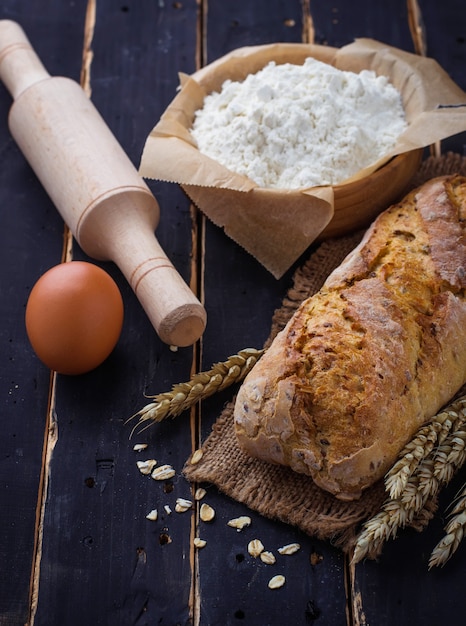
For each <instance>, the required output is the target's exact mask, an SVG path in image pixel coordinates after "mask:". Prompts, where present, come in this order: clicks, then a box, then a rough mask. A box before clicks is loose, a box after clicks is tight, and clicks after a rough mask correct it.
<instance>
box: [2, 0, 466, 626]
mask: <svg viewBox="0 0 466 626" xmlns="http://www.w3.org/2000/svg"><path fill="white" fill-rule="evenodd" d="M94 9H95V18H94V14H93V12H94ZM86 11H88V13H87V15H88V19H87V21H86ZM0 18H2V19H3V18H8V19H13V20H16V21H17V22H19V23H20V24H21V25H22V26H23V28H24V29H25V31H26V33H27V34H28V36H29V38H30V40H31V42H32V43H33V45H34V47H35V49H36V50H37V52H38V54H39V56H40V57H41V58H42V60H43V62H44V65H45V66H46V67H47V69H48V70H49V72H50V73H51V74H54V75H64V76H69V77H71V78H74V79H75V80H77V81H78V82H79V81H80V76H81V68H82V66H83V65H86V63H88V62H89V61H90V62H91V63H90V75H89V79H90V83H89V84H90V87H91V96H92V99H93V101H94V103H95V105H96V106H97V108H98V109H99V110H100V112H101V113H102V115H103V117H104V118H105V120H106V121H107V123H108V125H109V126H110V128H111V129H112V131H113V132H114V134H115V135H116V137H117V138H118V140H119V141H120V143H121V144H122V146H123V147H124V149H125V151H126V152H127V154H128V155H129V157H130V158H131V160H132V161H133V163H134V164H135V165H136V166H138V164H139V160H140V157H141V153H142V148H143V145H144V142H145V139H146V136H147V135H148V133H149V131H150V130H151V128H152V127H153V126H154V124H155V123H156V122H157V120H158V118H159V116H160V115H161V113H162V112H163V111H164V109H165V108H166V107H167V105H168V104H169V102H170V101H171V100H172V98H173V97H174V95H175V93H176V88H177V85H178V72H180V71H181V72H184V73H188V74H189V73H192V72H193V71H195V70H196V68H198V67H199V66H200V65H202V64H205V63H208V62H210V61H212V60H214V59H215V58H217V57H219V56H221V55H223V54H225V53H226V52H228V51H230V50H232V49H234V48H237V47H240V46H244V45H254V44H263V43H270V42H276V41H288V42H301V41H315V42H316V43H323V44H328V45H332V46H341V45H344V44H346V43H349V42H351V41H352V40H353V39H354V38H356V37H372V38H374V39H378V40H380V41H383V42H386V43H388V44H391V45H394V46H397V47H400V48H402V49H405V50H407V51H410V52H417V53H420V54H426V53H427V55H428V56H431V57H434V58H435V59H437V60H438V62H439V63H440V64H441V65H442V66H443V67H444V69H445V70H446V71H447V72H449V73H450V75H451V76H452V78H453V79H454V80H455V81H456V82H457V83H458V84H459V85H460V86H461V87H462V88H463V89H466V11H465V10H464V4H463V2H462V1H460V0H445V1H444V2H437V0H419V2H416V1H415V0H413V1H412V2H411V1H409V0H390V1H389V2H383V3H382V2H374V1H372V0H353V1H352V2H348V1H347V0H335V1H334V2H324V0H316V1H315V2H309V0H288V1H284V0H256V1H250V0H210V2H208V1H207V0H181V1H180V2H175V1H174V0H170V1H164V0H160V1H158V2H156V1H149V0H139V1H137V2H124V1H122V2H116V1H115V0H113V1H112V0H94V1H92V0H89V2H88V6H86V2H84V0H81V1H78V2H71V1H67V2H63V0H37V1H34V2H31V1H30V0H3V1H2V3H1V6H0ZM89 43H90V47H91V49H92V53H93V56H92V57H90V56H89V53H87V56H86V54H85V53H84V55H83V50H84V51H85V50H86V47H87V45H88V44H89ZM83 56H84V57H85V58H84V61H83ZM10 106H11V98H10V96H9V94H8V93H7V91H6V90H5V89H4V88H3V87H2V88H1V90H0V159H1V163H0V207H1V208H0V214H1V222H0V224H1V227H0V268H1V278H0V293H1V297H0V389H1V395H0V397H1V413H0V419H1V436H0V489H1V491H0V494H1V508H0V624H1V625H8V626H15V625H19V624H35V625H36V626H55V625H57V626H58V625H60V626H75V625H76V626H100V625H106V624H108V625H112V626H117V625H121V626H128V625H130V624H138V625H143V624H147V625H156V624H167V625H169V626H175V625H178V624H201V625H203V626H207V625H209V626H213V625H217V624H218V625H225V624H243V623H244V624H251V625H253V624H254V625H257V626H265V625H272V626H279V625H282V624H290V625H293V626H294V625H296V626H298V625H304V624H318V625H320V626H324V625H330V626H339V625H343V624H348V625H353V626H355V625H363V624H370V625H371V626H392V625H394V624H397V625H410V626H412V625H415V624H423V625H431V626H437V625H439V624H449V625H456V624H458V625H459V624H463V623H464V621H465V618H464V615H465V613H466V599H465V594H464V580H465V578H466V546H461V547H460V549H459V550H458V552H457V553H456V554H455V556H454V557H453V559H452V560H451V561H450V562H449V563H448V564H447V565H446V566H445V567H444V568H442V569H434V570H431V571H429V570H428V557H429V554H430V552H431V550H432V548H433V547H434V545H435V544H436V543H437V541H438V540H439V539H440V537H441V536H442V528H443V524H444V515H445V506H446V505H447V504H448V502H449V501H450V500H451V498H452V497H453V495H454V493H455V489H457V488H458V487H459V485H460V484H461V482H462V481H463V480H464V473H463V476H458V478H457V480H456V481H454V482H453V484H452V485H450V486H449V488H448V490H446V491H445V493H444V494H442V503H443V505H442V506H441V507H440V509H439V512H438V513H437V515H436V516H435V518H434V519H433V520H432V522H431V524H430V526H429V528H428V529H427V530H426V531H425V532H423V533H421V534H419V533H415V532H414V531H406V532H403V533H400V536H399V538H398V539H397V540H396V541H394V542H393V541H392V542H390V543H389V544H387V545H386V547H385V549H384V552H383V554H382V556H381V558H380V559H379V561H378V562H364V563H362V564H360V565H358V566H356V567H355V568H354V567H351V566H349V564H348V562H347V560H346V559H345V557H344V556H343V554H342V553H341V552H340V551H339V550H337V549H336V548H334V547H332V545H330V544H329V543H325V542H321V541H318V540H316V539H314V538H312V537H308V536H305V535H304V534H303V533H301V532H300V531H298V530H296V529H294V528H292V527H289V526H286V525H285V524H282V523H276V522H273V521H271V520H269V519H265V518H262V517H260V516H259V515H257V514H255V513H254V512H250V511H247V509H246V507H245V506H243V505H241V504H239V503H237V502H234V501H231V500H230V499H228V498H227V497H225V496H224V495H222V494H220V493H218V491H217V490H216V488H214V487H210V488H208V496H207V497H208V502H209V503H210V504H211V505H212V506H213V507H214V508H215V510H216V512H217V516H216V519H215V521H214V522H213V523H212V524H211V525H210V526H209V532H208V534H207V536H206V538H207V539H208V544H207V546H206V547H205V548H204V549H203V550H201V551H199V553H198V558H195V556H194V549H193V547H192V539H193V537H194V534H195V532H196V525H197V524H198V522H197V517H196V514H195V513H194V512H192V513H189V512H188V513H184V514H175V513H172V514H171V515H168V514H167V513H166V512H165V510H164V506H165V505H168V506H170V507H171V509H172V510H173V509H174V503H175V501H176V498H178V497H188V498H189V497H190V495H191V487H190V485H189V484H188V483H187V481H186V480H185V479H184V478H183V476H182V475H181V470H182V467H183V465H184V463H185V461H186V459H187V458H188V456H189V454H190V453H191V451H192V449H193V446H195V445H196V440H197V439H198V438H199V437H200V438H201V439H204V438H205V437H206V436H207V435H208V433H209V432H210V429H211V426H212V424H213V423H214V421H215V419H216V417H217V416H218V414H219V412H220V410H221V408H222V406H223V405H224V403H225V402H226V401H227V400H228V399H229V398H230V397H231V392H223V393H221V394H219V395H218V396H214V397H212V398H210V399H208V400H206V401H205V402H203V403H202V406H201V407H200V408H196V409H195V410H193V411H192V413H191V414H190V413H189V412H188V413H184V414H183V415H181V416H180V417H178V418H176V419H174V420H169V421H166V422H163V423H161V424H159V425H157V426H154V427H152V428H151V429H149V430H148V431H146V432H145V433H144V435H141V437H138V438H133V439H131V440H130V439H129V435H130V429H131V425H128V424H126V420H127V418H128V417H129V416H130V415H132V414H133V413H134V412H135V411H137V410H138V409H140V408H141V407H142V406H143V405H144V404H145V398H144V394H150V393H159V392H163V391H167V390H169V389H170V388H171V386H172V385H173V384H174V383H176V382H180V381H183V380H187V379H188V378H189V375H190V373H191V370H192V368H195V369H198V370H199V369H208V368H209V367H210V366H211V365H212V364H213V363H215V362H216V361H219V360H223V359H225V358H226V357H227V356H229V355H230V354H234V353H236V352H237V351H238V350H240V349H242V348H245V347H249V346H253V347H261V346H262V344H263V342H264V340H265V339H266V337H267V336H268V333H269V330H270V322H271V317H272V314H273V311H274V310H275V309H276V308H277V307H278V306H279V305H280V303H281V299H282V297H283V296H284V294H285V292H286V290H287V289H288V287H289V286H290V284H291V277H292V272H293V269H295V268H292V269H291V270H290V271H289V272H288V273H287V274H286V275H285V276H284V277H283V278H282V279H280V280H278V281H277V280H275V279H274V278H273V277H272V276H271V275H270V274H269V273H268V272H267V271H266V270H264V269H263V268H262V267H261V266H260V265H259V264H258V263H257V262H256V261H255V260H254V259H253V258H252V257H250V256H249V255H248V254H247V253H245V252H244V251H243V250H242V249H241V248H240V247H239V246H237V245H236V244H234V243H233V242H232V241H231V240H229V239H228V238H227V237H226V236H225V235H224V234H223V232H222V231H221V230H219V229H218V228H216V227H215V226H213V225H212V224H211V223H210V222H208V221H206V220H205V218H203V216H202V215H200V214H198V213H197V212H196V211H195V210H194V209H193V208H192V207H191V205H190V202H189V201H188V199H187V197H186V196H185V195H184V193H183V192H182V191H181V190H180V189H179V188H178V187H177V186H176V185H171V184H164V183H157V182H150V183H149V184H150V187H151V189H152V190H153V192H154V194H155V195H156V197H157V199H158V201H159V203H160V206H161V212H162V217H161V222H160V225H159V227H158V230H157V235H158V238H159V240H160V242H161V244H162V245H163V247H164V248H165V250H166V251H167V254H168V255H169V256H170V258H171V259H172V261H173V262H174V264H175V266H176V267H177V268H178V270H179V271H180V273H181V274H182V275H183V277H184V278H185V279H186V280H187V281H191V279H192V276H196V272H195V270H196V271H197V279H196V280H195V281H193V282H194V283H195V287H196V285H197V287H196V288H197V289H198V293H199V295H200V297H202V298H203V300H204V302H205V306H206V309H207V313H208V325H207V329H206V331H205V334H204V336H203V338H202V340H201V341H200V342H199V345H197V346H196V347H195V348H194V349H193V348H183V349H180V350H178V351H177V352H174V351H172V350H170V348H169V347H168V346H166V345H165V344H163V343H162V342H161V341H160V339H159V338H158V337H157V335H156V334H155V332H154V331H153V329H152V327H151V325H150V323H149V322H148V320H147V318H146V316H145V314H144V312H143V310H142V308H141V307H140V305H139V303H138V301H137V300H136V298H135V296H134V294H133V293H132V291H131V289H130V288H129V286H128V285H127V284H126V282H125V280H124V279H123V277H122V275H121V274H120V272H119V270H118V269H117V268H116V266H114V265H113V264H111V263H103V264H102V266H103V267H104V268H105V269H106V270H107V271H108V272H109V273H110V274H111V275H112V276H113V277H114V278H115V280H116V281H117V283H118V285H119V287H120V289H121V291H122V295H123V298H124V303H125V321H124V328H123V332H122V336H121V339H120V341H119V343H118V345H117V348H116V349H115V351H114V352H113V354H112V355H111V356H110V358H109V359H108V360H107V361H106V362H105V363H104V364H103V365H102V366H100V367H99V368H98V369H96V370H95V371H93V372H92V373H89V374H86V375H82V376H77V377H66V376H56V375H54V374H53V373H51V372H49V371H48V370H47V369H46V368H45V366H43V365H42V364H41V363H40V362H39V361H38V359H37V358H36V357H35V355H34V354H33V352H32V350H31V347H30V345H29V343H28V340H27V337H26V333H25V326H24V311H25V305H26V301H27V297H28V294H29V291H30V289H31V288H32V286H33V284H34V283H35V281H36V280H37V279H38V278H39V276H40V275H41V274H43V273H44V272H45V271H46V270H47V269H48V268H49V267H51V266H53V265H55V264H57V263H59V262H60V261H61V260H63V259H64V258H69V255H70V254H71V255H72V258H74V259H86V256H85V255H84V253H83V252H82V251H81V250H80V248H79V246H78V245H77V244H76V243H75V242H71V245H70V238H69V236H68V235H67V233H66V230H65V229H64V225H63V222H62V220H61V218H60V216H59V215H58V213H57V211H56V210H55V208H54V206H53V205H52V203H51V201H50V200H49V198H48V197H47V195H46V193H45V192H44V190H43V189H42V187H41V185H40V183H39V182H38V181H37V179H36V177H35V175H34V174H33V172H32V171H31V169H30V168H29V166H28V165H27V163H26V162H25V160H24V158H23V156H22V155H21V153H20V152H19V150H18V148H17V146H16V145H15V143H14V141H13V140H12V138H11V136H10V134H9V131H8V126H7V116H8V110H9V107H10ZM464 145H465V136H464V135H458V136H456V137H453V138H451V139H449V140H448V141H445V142H444V143H443V144H442V145H441V146H436V149H437V150H439V149H440V150H442V151H445V150H453V151H456V152H459V153H461V154H463V153H464ZM193 234H194V238H193ZM193 240H194V241H195V242H196V246H195V248H193V245H192V243H193ZM67 255H68V256H67ZM140 441H144V442H146V443H148V444H149V448H148V450H147V454H146V456H149V457H151V456H154V457H155V458H156V459H157V460H158V461H159V463H161V462H163V463H170V464H171V465H173V467H174V468H175V469H176V470H177V474H176V477H175V478H174V479H173V480H172V481H170V482H169V483H162V484H160V483H156V482H155V481H150V480H145V479H144V477H143V476H142V475H141V473H140V472H139V471H138V469H137V467H136V460H137V459H138V458H142V457H143V456H144V455H142V456H141V455H138V454H137V453H135V451H134V450H133V445H134V444H135V443H138V442H140ZM155 507H157V508H158V509H159V519H158V520H157V522H153V521H149V520H147V519H146V515H147V513H148V512H149V511H150V510H151V509H152V508H155ZM243 514H250V515H251V516H252V518H253V524H254V532H253V533H252V532H251V533H249V534H242V533H236V532H232V529H230V528H228V527H227V525H226V521H227V520H228V519H230V518H233V517H237V516H239V515H243ZM253 536H254V537H259V538H260V539H262V541H263V542H264V543H266V544H267V546H269V547H272V548H273V549H276V548H277V547H279V546H280V545H283V544H286V543H290V542H299V543H300V544H301V550H300V551H299V552H298V553H297V554H295V555H293V557H292V558H291V557H289V558H288V559H283V560H282V561H281V562H280V565H279V568H278V566H276V567H277V569H275V570H271V568H270V566H266V565H264V564H263V563H261V562H260V561H259V560H254V559H252V558H251V557H250V556H249V555H248V553H247V550H246V541H247V540H249V539H250V538H253ZM311 554H313V555H316V554H317V555H318V558H314V559H311V558H310V557H311ZM272 571H273V574H275V573H282V574H284V575H285V576H286V580H287V582H286V584H285V586H284V587H283V588H281V589H278V590H275V591H271V590H269V589H268V588H267V581H268V579H269V578H270V577H271V576H272V573H271V572H272ZM463 576H464V577H465V578H463Z"/></svg>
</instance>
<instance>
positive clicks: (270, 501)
mask: <svg viewBox="0 0 466 626" xmlns="http://www.w3.org/2000/svg"><path fill="white" fill-rule="evenodd" d="M454 173H460V174H463V175H466V158H463V157H461V156H460V155H458V154H454V153H448V154H446V155H444V156H442V157H429V158H428V159H426V160H425V161H424V162H423V163H422V164H421V167H420V169H419V171H418V173H417V174H416V176H415V177H414V179H413V180H412V182H411V185H410V189H413V188H415V187H417V186H419V185H421V184H423V183H424V182H425V181H427V180H429V179H430V178H434V177H436V176H441V175H443V174H454ZM361 237H362V232H359V233H355V234H353V235H349V236H347V237H342V238H340V239H335V240H329V241H325V242H324V243H322V244H321V245H320V246H319V248H318V249H317V250H316V251H315V252H314V253H313V254H312V255H311V256H310V258H309V259H308V261H307V262H306V263H304V265H303V266H302V267H300V268H299V269H298V270H297V271H296V272H295V274H294V277H293V285H292V287H291V288H290V289H289V291H288V293H287V295H286V296H285V298H284V300H283V302H282V306H281V308H280V309H278V310H277V311H276V312H275V313H274V315H273V318H272V326H271V332H270V335H269V338H268V339H267V341H266V342H265V346H264V347H268V346H269V345H270V343H271V341H272V340H273V338H274V337H275V335H276V334H277V333H278V332H279V331H280V330H281V329H282V328H283V327H284V326H285V324H286V323H287V321H288V320H289V319H290V317H291V316H292V315H293V313H294V311H295V310H296V309H297V307H298V306H299V305H300V303H301V302H302V301H303V300H304V299H306V298H307V297H309V296H311V295H312V294H313V293H315V292H316V291H318V290H319V289H320V287H321V286H322V284H323V282H324V281H325V279H326V278H327V276H328V275H329V274H330V272H331V271H332V270H333V269H334V268H335V267H337V266H338V265H339V264H340V263H341V261H342V260H343V259H344V257H345V256H346V255H347V254H348V253H349V252H350V251H351V250H352V249H353V248H354V247H355V246H356V245H357V244H358V243H359V241H360V240H361ZM233 407H234V398H233V399H232V401H231V402H229V403H228V404H227V405H226V406H225V408H224V409H223V411H222V413H221V415H220V416H219V417H218V418H217V421H216V422H215V424H214V426H213V428H212V432H211V434H210V435H209V436H208V438H207V439H206V441H205V442H204V444H203V446H202V450H203V455H202V458H201V460H200V461H199V462H198V463H197V464H195V465H192V464H191V463H190V460H189V459H188V462H187V463H186V465H185V468H184V474H185V476H186V478H187V479H188V480H189V481H191V482H201V483H211V484H213V485H215V486H216V487H217V488H218V489H219V490H220V491H222V492H223V493H225V494H226V495H228V496H229V497H231V498H232V499H234V500H236V501H238V502H241V503H243V504H245V505H247V506H248V507H249V508H250V509H251V510H254V511H256V512H258V513H260V514H261V515H263V516H265V517H267V518H270V519H275V520H280V521H282V522H285V523H287V524H291V525H293V526H296V527H298V528H300V529H301V530H302V531H304V532H305V533H307V534H308V535H311V536H314V537H316V538H318V539H323V540H331V541H332V543H333V544H334V545H337V546H338V547H340V548H341V549H342V550H343V551H345V552H347V551H349V550H350V549H351V548H352V546H353V544H354V540H355V537H356V534H357V531H358V529H359V527H360V525H361V523H362V522H364V521H365V520H367V519H369V518H370V517H372V516H373V515H374V514H375V513H376V512H377V511H378V510H379V508H380V506H381V505H382V503H383V502H384V500H385V499H386V492H385V489H384V485H383V481H380V482H379V483H377V484H376V485H374V486H373V487H371V488H369V489H367V490H366V491H365V492H364V493H363V495H362V496H361V498H360V499H359V500H357V501H353V502H345V501H342V500H338V499H336V498H335V497H334V496H332V495H331V494H329V493H327V492H325V491H323V490H322V489H320V488H319V487H317V486H316V485H315V484H314V482H313V481H312V479H311V478H310V477H309V476H304V475H301V474H297V473H295V472H292V471H291V470H290V469H289V468H286V467H281V466H275V465H271V464H269V463H265V462H263V461H260V460H258V459H254V458H251V457H249V456H247V455H246V454H245V453H244V452H243V451H242V450H241V449H240V447H239V446H238V443H237V440H236V435H235V431H234V424H233ZM436 508H437V501H436V498H433V499H432V500H430V501H429V502H428V503H427V504H426V507H425V508H424V509H423V510H422V511H421V512H420V513H419V514H418V515H417V516H416V518H415V519H414V520H413V522H412V524H411V526H412V527H413V528H415V529H416V530H418V531H421V530H422V529H423V528H425V527H426V525H427V524H428V523H429V521H430V519H432V517H433V515H434V513H435V511H436Z"/></svg>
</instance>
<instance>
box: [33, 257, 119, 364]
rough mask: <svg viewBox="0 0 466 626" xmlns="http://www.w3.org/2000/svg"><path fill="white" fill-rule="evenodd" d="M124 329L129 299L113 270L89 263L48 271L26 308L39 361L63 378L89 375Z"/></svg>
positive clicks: (62, 265) (69, 264)
mask: <svg viewBox="0 0 466 626" xmlns="http://www.w3.org/2000/svg"><path fill="white" fill-rule="evenodd" d="M122 325H123V300H122V297H121V293H120V290H119V289H118V287H117V285H116V283H115V281H114V280H113V278H111V276H110V275H109V274H107V272H105V271H104V270H103V269H101V268H100V267H98V266H97V265H93V264H92V263H87V262H84V261H69V262H67V263H62V264H60V265H56V266H55V267H52V268H51V269H50V270H48V271H47V272H46V273H45V274H44V275H43V276H41V278H39V280H38V281H37V283H36V284H35V285H34V287H33V289H32V291H31V293H30V295H29V299H28V302H27V306H26V331H27V334H28V337H29V341H30V342H31V345H32V347H33V349H34V352H35V353H36V354H37V356H38V357H39V359H40V360H41V361H42V362H43V363H44V364H45V365H47V366H48V367H49V368H50V369H52V370H55V371H57V372H59V373H60V374H83V373H85V372H89V371H90V370H92V369H94V368H96V367H97V366H98V365H100V364H101V363H102V362H103V361H104V360H105V359H106V358H107V357H108V356H109V354H110V353H111V352H112V350H113V349H114V347H115V345H116V343H117V341H118V339H119V337H120V334H121V329H122Z"/></svg>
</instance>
